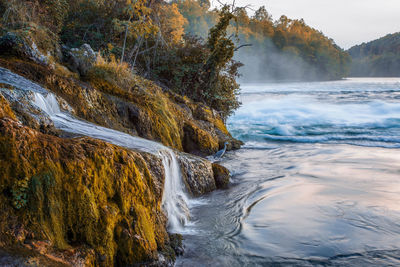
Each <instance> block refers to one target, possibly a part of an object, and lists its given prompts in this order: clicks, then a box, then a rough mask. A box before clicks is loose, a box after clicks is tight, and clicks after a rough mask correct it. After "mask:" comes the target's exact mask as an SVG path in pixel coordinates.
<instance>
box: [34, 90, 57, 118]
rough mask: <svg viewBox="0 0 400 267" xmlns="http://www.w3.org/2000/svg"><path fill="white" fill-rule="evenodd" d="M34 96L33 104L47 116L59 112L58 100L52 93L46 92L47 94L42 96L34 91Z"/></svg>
mask: <svg viewBox="0 0 400 267" xmlns="http://www.w3.org/2000/svg"><path fill="white" fill-rule="evenodd" d="M34 96H35V104H36V106H38V107H39V108H40V109H41V110H43V111H44V112H45V113H47V114H48V115H49V116H53V115H56V114H59V113H61V110H60V107H59V106H58V102H57V99H56V97H55V96H54V95H53V94H47V96H46V97H45V96H43V95H42V94H40V93H34Z"/></svg>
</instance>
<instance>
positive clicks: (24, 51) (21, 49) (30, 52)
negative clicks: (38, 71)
mask: <svg viewBox="0 0 400 267" xmlns="http://www.w3.org/2000/svg"><path fill="white" fill-rule="evenodd" d="M0 55H5V56H15V57H19V58H23V59H25V58H29V59H31V60H33V61H34V62H36V63H39V64H41V65H48V64H49V58H48V57H46V56H45V55H43V54H42V53H41V52H40V51H39V49H38V48H37V46H36V44H35V42H32V45H29V44H28V43H27V42H26V41H25V40H24V39H23V38H22V37H21V36H19V35H17V34H15V33H13V32H8V33H6V34H5V35H3V36H2V37H1V38H0Z"/></svg>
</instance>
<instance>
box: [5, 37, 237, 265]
mask: <svg viewBox="0 0 400 267" xmlns="http://www.w3.org/2000/svg"><path fill="white" fill-rule="evenodd" d="M13 42H16V43H13ZM18 42H20V43H18ZM10 43H11V44H14V45H15V46H13V45H12V46H10ZM0 44H1V45H3V46H2V47H1V49H0V50H1V51H2V56H1V58H0V66H1V67H4V68H6V69H1V70H0V85H1V96H0V97H1V107H0V108H1V109H0V110H1V112H0V114H1V117H0V120H1V124H2V127H1V153H0V156H1V158H0V163H1V167H2V168H1V177H3V179H2V180H1V184H0V188H1V190H0V191H1V192H3V194H2V195H1V198H2V199H1V203H2V205H1V207H0V209H1V213H2V214H8V216H5V217H3V218H2V220H1V221H0V236H1V239H0V247H1V248H2V249H1V254H0V255H2V256H1V260H0V262H1V263H2V264H3V263H4V264H17V263H18V264H22V265H23V264H25V265H27V264H30V262H36V263H37V264H39V265H41V266H57V265H59V266H71V265H73V266H113V265H123V266H126V265H134V264H140V265H143V266H165V265H172V264H173V262H174V260H175V257H176V255H179V254H181V253H182V246H181V238H180V237H179V235H175V234H173V233H176V229H175V228H176V227H177V225H176V224H181V223H182V219H181V218H184V217H187V218H189V214H186V213H187V212H188V211H187V210H185V209H187V208H185V207H183V206H182V207H179V208H178V210H177V211H176V210H174V208H173V207H174V206H176V205H181V204H182V203H178V201H180V200H181V198H182V196H183V195H187V198H188V201H189V199H190V198H192V197H194V196H199V195H202V194H204V193H208V192H210V191H213V190H216V189H217V186H225V184H224V183H226V182H228V181H229V173H228V172H227V170H226V169H225V168H223V167H222V166H219V167H215V166H217V165H215V164H212V163H211V162H209V161H208V160H206V159H204V158H201V157H198V156H206V155H209V154H213V153H215V152H216V151H217V150H218V149H220V148H222V147H223V144H224V143H225V142H228V143H229V146H228V149H234V148H238V147H240V144H241V143H240V141H237V140H236V139H234V138H232V136H231V135H230V134H229V132H228V131H227V129H226V126H225V125H224V123H223V121H222V119H221V117H220V116H219V115H218V114H217V113H216V112H215V111H213V110H212V109H210V108H209V107H207V106H205V105H204V104H201V103H195V102H193V101H191V100H190V99H188V98H186V97H182V96H179V95H176V94H173V93H172V92H170V91H165V90H163V89H161V88H160V87H159V86H157V85H156V84H155V83H154V82H151V81H149V80H146V79H144V78H141V77H139V76H135V77H133V80H131V82H130V86H129V88H128V89H127V88H124V87H121V85H119V84H118V80H117V81H116V83H113V81H112V80H106V77H107V76H104V77H102V76H98V75H97V76H96V79H91V80H90V79H89V80H87V79H85V80H81V79H79V78H78V77H79V76H78V75H77V74H76V73H75V74H74V73H73V72H72V71H70V70H68V69H67V68H66V67H65V66H63V65H61V63H60V62H56V63H55V64H56V65H52V64H48V63H46V60H44V62H39V61H38V60H37V59H38V57H37V55H34V56H32V52H31V51H33V48H32V47H29V45H28V44H27V43H23V41H21V40H20V39H18V38H17V39H13V38H10V36H8V37H6V39H2V40H0ZM21 44H22V45H21ZM7 47H8V48H7ZM7 49H9V50H7ZM13 49H20V50H18V51H15V50H13ZM21 49H23V50H21ZM24 49H25V50H24ZM82 49H85V51H86V52H87V51H90V49H89V47H87V46H85V47H83V48H82ZM12 51H14V52H12ZM24 51H25V52H24ZM82 54H85V53H82ZM86 54H89V55H90V54H91V53H86ZM27 55H31V56H27ZM39 58H41V59H43V58H42V57H39ZM81 60H83V59H81ZM92 64H93V62H92ZM88 68H89V69H90V67H88ZM60 70H62V71H60ZM11 71H12V72H14V73H12V72H11ZM18 74H19V75H21V76H19V75H18ZM40 101H41V102H40ZM63 114H64V115H63ZM82 119H83V120H85V121H83V120H82ZM63 123H64V124H63ZM96 125H97V126H96ZM100 126H103V127H105V128H102V127H100ZM84 136H91V137H94V138H97V139H101V140H104V141H107V142H110V143H112V144H114V145H110V144H109V143H105V142H103V141H99V140H96V139H93V138H86V137H84ZM135 136H141V137H144V138H147V139H148V140H152V141H143V142H142V141H140V139H138V138H137V137H135ZM135 138H136V139H135ZM157 142H160V143H157ZM162 144H163V145H162ZM115 145H119V146H122V147H125V148H121V147H119V146H115ZM164 145H165V146H164ZM168 147H169V148H168ZM127 148H128V149H127ZM163 151H164V152H163ZM165 151H170V152H168V153H169V154H168V153H167V154H165ZM184 152H188V153H191V154H185V153H184ZM196 155H197V156H196ZM226 176H227V177H226ZM221 177H222V178H221ZM221 179H222V180H223V181H224V183H222V184H221ZM169 183H172V185H170V186H167V184H169ZM180 187H181V191H179V190H178V189H179V188H180ZM168 190H169V191H168ZM174 201H175V202H174ZM171 202H172V203H171ZM168 203H169V204H168ZM183 204H184V205H189V204H190V203H183ZM183 204H182V205H183ZM174 224H175V225H174ZM167 231H171V234H168V233H167Z"/></svg>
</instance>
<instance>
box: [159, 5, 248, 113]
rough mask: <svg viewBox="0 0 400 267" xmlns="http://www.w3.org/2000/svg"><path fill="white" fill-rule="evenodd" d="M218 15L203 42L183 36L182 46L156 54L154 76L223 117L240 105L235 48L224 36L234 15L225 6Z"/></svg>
mask: <svg viewBox="0 0 400 267" xmlns="http://www.w3.org/2000/svg"><path fill="white" fill-rule="evenodd" d="M219 16H220V19H219V22H218V23H217V24H216V25H215V26H214V27H212V28H211V29H210V33H209V36H208V39H207V41H206V42H204V41H203V40H202V39H201V38H199V37H195V36H191V35H186V36H185V37H184V44H183V45H182V46H176V47H175V48H173V49H168V50H163V51H162V52H161V53H159V55H158V57H157V58H156V61H155V63H156V64H155V65H156V66H155V68H154V72H153V73H154V74H153V75H154V78H155V79H158V80H160V81H161V82H163V83H165V84H166V85H167V86H169V87H171V88H172V89H173V90H174V91H176V92H178V93H179V94H182V95H186V96H189V97H190V98H192V99H194V100H195V101H199V102H204V103H206V104H207V105H209V106H210V107H212V108H214V109H216V110H217V111H218V112H220V115H222V117H224V118H226V117H227V116H229V115H230V114H231V113H232V112H233V110H235V109H236V108H238V107H239V105H240V103H239V101H238V99H237V95H238V93H239V85H238V84H237V82H236V78H237V77H238V68H239V67H240V66H241V64H240V63H239V62H236V61H233V60H232V58H233V55H234V50H235V45H234V43H233V41H232V40H231V39H230V38H228V37H227V33H228V32H227V30H228V27H229V25H230V22H231V20H232V19H234V15H233V14H232V13H231V12H230V11H229V8H228V7H227V6H226V7H224V8H223V9H222V10H221V11H220V13H219ZM172 66H173V67H172Z"/></svg>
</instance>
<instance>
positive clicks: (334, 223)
mask: <svg viewBox="0 0 400 267" xmlns="http://www.w3.org/2000/svg"><path fill="white" fill-rule="evenodd" d="M242 92H243V93H242V96H241V98H242V102H243V106H242V107H241V108H240V109H239V110H238V111H237V112H236V114H235V115H234V116H233V117H232V118H230V120H229V122H228V123H229V128H230V130H231V132H232V133H233V134H234V136H235V137H237V138H240V139H241V140H243V141H245V142H246V144H245V146H244V147H243V148H242V149H240V150H238V151H235V152H230V153H228V154H227V156H226V158H225V159H224V161H223V162H222V163H223V164H224V165H225V166H227V167H228V168H229V169H230V170H231V172H232V173H233V177H232V182H231V184H230V186H229V188H228V189H227V190H221V191H217V192H214V193H212V194H210V195H207V196H205V197H204V201H205V203H206V204H203V205H200V206H197V207H195V208H193V209H192V217H193V218H192V219H193V220H194V221H195V223H194V224H193V225H191V226H190V228H191V230H192V231H191V233H195V234H186V235H184V237H185V241H184V244H185V246H186V253H185V255H184V256H183V257H180V258H179V259H178V261H177V264H176V265H177V266H269V265H278V266H282V265H283V266H286V265H287V266H293V265H294V266H349V265H357V266H377V265H379V266H398V265H400V205H399V203H400V79H390V78H389V79H347V80H343V81H336V82H317V83H284V84H282V83H275V84H250V85H245V86H243V87H242Z"/></svg>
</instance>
